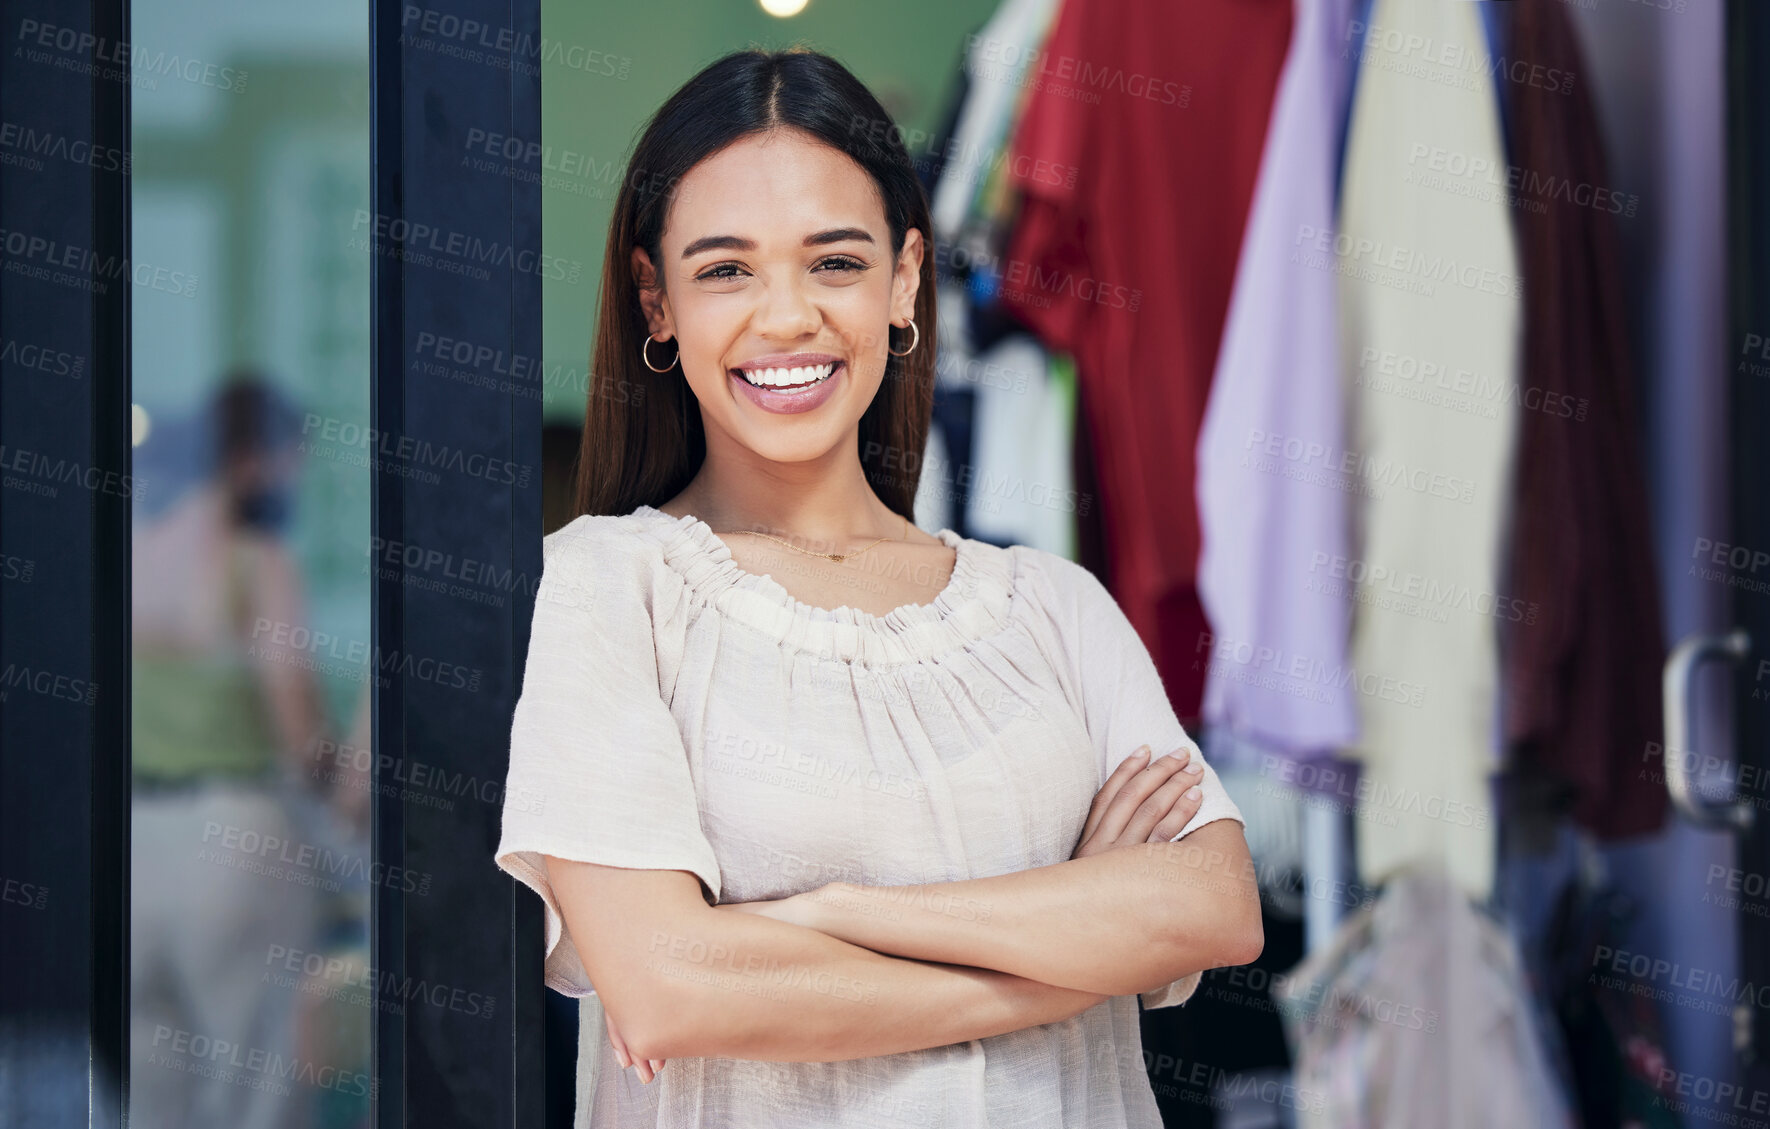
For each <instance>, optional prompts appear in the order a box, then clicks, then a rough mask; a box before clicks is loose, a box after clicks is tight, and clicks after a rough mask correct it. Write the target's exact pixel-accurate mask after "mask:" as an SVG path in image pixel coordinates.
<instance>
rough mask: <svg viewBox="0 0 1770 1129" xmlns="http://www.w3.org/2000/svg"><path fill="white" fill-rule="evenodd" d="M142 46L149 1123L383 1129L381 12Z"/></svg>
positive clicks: (314, 15) (193, 15)
mask: <svg viewBox="0 0 1770 1129" xmlns="http://www.w3.org/2000/svg"><path fill="white" fill-rule="evenodd" d="M132 19H133V27H132V29H131V36H130V38H131V43H130V45H129V48H130V49H129V52H128V55H127V56H126V57H127V58H128V59H129V61H130V63H131V65H132V67H133V75H132V91H133V133H134V155H133V175H134V185H133V199H132V204H133V214H134V230H133V236H132V238H133V247H132V254H131V260H132V269H133V272H134V277H135V280H136V281H137V283H138V284H139V285H137V287H136V289H135V291H134V301H135V307H134V341H133V346H132V348H133V362H134V387H135V401H136V404H135V437H134V438H135V444H136V447H135V466H134V472H135V474H136V476H137V481H139V482H141V483H142V484H143V485H142V489H141V490H140V491H139V492H138V498H137V501H136V502H135V512H134V523H135V525H134V547H133V556H134V573H135V580H134V593H133V613H132V620H133V628H134V655H133V666H134V674H133V679H134V686H133V756H134V761H133V775H134V783H135V789H134V797H133V816H134V818H133V831H132V837H133V843H132V846H133V864H132V875H131V881H132V884H133V897H132V908H131V915H132V920H131V945H132V954H131V972H130V974H131V996H132V998H131V1032H130V1037H131V1056H130V1059H131V1061H130V1119H131V1124H132V1125H133V1126H136V1127H138V1129H139V1127H154V1129H157V1127H160V1126H166V1127H168V1129H172V1127H176V1129H272V1127H275V1129H283V1127H301V1129H308V1127H320V1126H324V1127H344V1126H361V1125H366V1124H367V1122H368V1114H369V1100H370V1096H371V1093H372V1092H373V1091H374V1089H375V1087H374V1083H373V1081H372V1079H371V1077H370V1059H369V1048H370V1036H371V1032H372V1029H373V1024H372V1020H373V1014H374V1013H373V1010H372V1009H373V1006H374V1005H373V1002H372V997H373V989H374V973H373V972H372V970H371V969H370V967H369V959H368V954H369V948H368V922H367V914H368V904H369V882H370V881H371V878H372V876H373V874H374V869H373V867H372V866H371V865H370V862H371V860H370V856H369V841H368V834H367V831H368V806H369V805H368V777H367V774H366V770H367V768H368V753H367V751H366V750H367V746H368V740H367V734H368V716H369V689H370V687H371V684H372V676H373V672H374V670H375V667H374V664H373V663H371V662H370V661H369V660H370V654H371V646H370V629H369V628H370V617H369V589H370V580H371V576H370V572H369V561H370V559H371V557H370V554H369V539H370V530H369V498H370V469H369V467H370V462H371V460H370V458H369V455H370V451H371V446H370V437H369V431H368V424H369V328H370V327H369V316H370V292H369V258H368V252H367V250H366V244H365V242H364V232H365V231H366V230H367V221H368V217H369V215H370V201H369V186H370V167H369V155H370V150H369V49H368V46H369V45H368V30H369V19H368V12H367V9H366V6H365V5H364V4H363V3H362V0H341V2H319V3H310V4H300V5H292V6H277V5H261V4H237V3H232V2H229V0H139V2H137V3H135V4H134V5H132Z"/></svg>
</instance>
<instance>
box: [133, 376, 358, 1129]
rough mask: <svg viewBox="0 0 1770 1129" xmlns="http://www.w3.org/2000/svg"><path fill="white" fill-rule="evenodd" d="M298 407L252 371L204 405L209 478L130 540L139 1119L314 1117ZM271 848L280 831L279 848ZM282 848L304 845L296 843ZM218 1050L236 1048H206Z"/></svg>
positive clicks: (316, 717) (310, 707)
mask: <svg viewBox="0 0 1770 1129" xmlns="http://www.w3.org/2000/svg"><path fill="white" fill-rule="evenodd" d="M300 418H301V417H300V413H299V411H298V410H297V408H296V407H295V406H294V405H293V404H292V403H291V402H290V401H289V400H288V399H287V398H286V397H285V396H284V395H282V394H281V393H280V392H278V391H277V390H276V389H275V388H274V387H272V385H271V384H269V383H268V382H267V381H265V380H264V379H262V378H261V377H259V376H258V375H256V374H253V373H236V374H234V375H233V376H231V377H230V378H229V379H227V380H226V381H225V382H224V383H223V384H222V386H221V387H220V388H219V389H218V390H217V391H216V393H215V394H214V396H213V398H212V399H211V400H210V402H209V405H208V420H207V422H208V425H209V434H210V435H211V436H212V438H213V447H212V449H211V462H210V464H209V467H208V473H207V474H206V475H205V476H204V477H203V478H202V479H200V480H199V481H198V482H197V483H195V484H194V485H192V486H191V487H190V488H189V489H187V490H186V491H185V492H184V494H183V495H182V496H181V497H179V498H178V499H177V500H176V501H175V502H173V503H172V504H171V505H170V506H169V507H168V508H167V509H166V510H164V511H162V512H161V513H159V514H157V515H154V516H153V517H152V518H150V519H148V520H145V521H140V520H138V522H137V525H136V528H135V533H134V541H133V560H134V581H133V588H134V603H133V608H134V612H133V632H134V641H133V648H134V661H133V698H134V718H133V726H132V727H133V738H134V739H133V778H134V801H133V810H134V825H133V830H132V833H133V844H134V851H133V866H132V878H131V881H132V883H133V888H132V901H133V929H132V938H131V946H132V947H131V992H132V996H133V1000H132V1030H131V1046H130V1055H131V1083H130V1085H131V1100H130V1112H131V1123H132V1124H134V1125H136V1126H150V1127H157V1126H162V1125H163V1126H168V1127H176V1129H210V1127H214V1129H260V1127H272V1126H283V1125H291V1124H296V1123H298V1121H299V1120H301V1119H300V1109H301V1097H300V1095H301V1094H302V1092H303V1090H304V1088H303V1087H300V1086H291V1085H289V1084H287V1083H285V1082H283V1080H281V1079H278V1078H276V1077H274V1074H273V1073H270V1072H269V1071H271V1070H273V1069H274V1068H272V1067H269V1066H266V1067H264V1068H263V1069H258V1068H255V1067H254V1065H253V1064H255V1063H275V1062H276V1056H279V1055H280V1056H282V1058H283V1059H284V1060H288V1059H290V1058H291V1057H293V1056H294V1055H295V1054H296V1053H297V1050H298V1046H297V1039H296V1028H295V1021H294V1017H293V1007H294V1005H293V1000H292V997H293V993H292V992H289V991H286V990H284V989H282V988H279V987H276V986H273V985H272V984H269V983H266V982H265V976H266V973H267V971H274V968H273V965H272V964H271V962H270V960H269V954H270V953H272V952H273V951H275V947H277V946H283V947H285V948H287V949H290V950H297V949H303V948H306V947H307V941H308V939H309V938H310V936H311V935H312V934H313V932H314V928H315V919H316V914H317V910H318V905H319V891H318V890H317V889H316V887H315V885H314V884H312V883H310V882H308V881H306V879H308V878H309V877H311V876H310V875H309V874H307V873H303V872H302V868H301V867H299V866H283V865H281V862H282V861H283V860H285V858H286V857H287V856H289V855H290V852H291V851H293V852H295V853H296V856H297V857H299V852H300V850H301V849H302V846H303V845H304V844H310V843H312V840H313V839H314V836H313V835H312V834H309V833H306V832H304V829H303V822H304V821H303V820H302V818H301V817H300V815H299V814H298V812H297V811H296V810H295V809H296V807H297V806H298V801H297V799H296V797H298V796H299V794H300V793H301V792H303V791H304V790H307V785H306V784H303V783H301V782H302V781H311V780H312V779H313V777H312V774H311V773H309V772H308V771H307V768H308V761H309V760H310V756H309V753H310V750H312V749H314V748H315V747H316V742H317V741H318V740H319V738H320V736H321V733H322V729H323V727H324V724H325V712H324V708H323V705H322V701H321V695H320V691H319V686H318V682H317V679H316V678H315V675H314V672H313V670H312V669H311V666H310V660H311V658H312V657H313V656H311V655H309V654H307V653H306V652H304V651H303V650H302V649H301V648H299V647H298V646H296V645H295V644H298V643H299V642H300V641H301V638H302V633H301V629H302V625H303V624H304V622H305V619H304V609H303V595H302V583H301V576H300V572H299V569H298V566H297V564H296V561H295V558H294V556H293V554H292V553H291V552H290V551H289V549H288V547H287V546H286V545H285V543H284V529H285V526H286V523H287V521H288V519H289V516H290V513H291V510H292V495H293V492H294V481H295V471H296V467H297V464H298V460H299V457H300V455H299V451H298V438H299V424H300ZM272 844H277V845H276V846H275V847H274V848H273V847H272ZM282 844H290V845H291V846H289V847H284V846H282ZM221 1043H227V1044H231V1045H232V1046H233V1047H237V1048H239V1049H238V1051H237V1053H235V1052H232V1051H230V1052H229V1053H228V1054H226V1055H218V1054H210V1053H208V1052H209V1051H210V1050H212V1049H213V1048H215V1047H218V1046H219V1045H220V1044H221Z"/></svg>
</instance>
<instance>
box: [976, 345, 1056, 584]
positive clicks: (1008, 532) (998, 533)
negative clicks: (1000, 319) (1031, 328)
mask: <svg viewBox="0 0 1770 1129" xmlns="http://www.w3.org/2000/svg"><path fill="white" fill-rule="evenodd" d="M970 375H971V377H972V379H973V380H974V382H975V383H974V384H973V387H974V388H975V389H976V395H977V401H976V406H975V413H976V414H975V416H974V418H973V422H972V429H971V458H972V464H973V466H972V471H973V474H972V477H971V490H970V497H969V501H968V505H967V507H966V511H965V526H966V529H967V533H966V536H968V537H976V538H978V539H980V540H984V541H990V542H992V543H994V544H997V545H1031V546H1033V547H1034V548H1037V549H1043V550H1045V551H1046V552H1048V553H1056V554H1057V555H1058V556H1060V557H1064V558H1066V559H1068V560H1074V559H1075V513H1076V507H1077V504H1078V503H1077V499H1076V491H1075V480H1074V475H1073V473H1072V471H1071V462H1070V445H1071V442H1072V440H1073V435H1074V428H1075V395H1074V393H1075V388H1074V384H1073V382H1071V383H1065V382H1064V380H1063V377H1062V376H1061V375H1059V374H1057V373H1054V372H1053V371H1052V365H1051V359H1050V357H1049V356H1048V355H1047V354H1046V352H1045V350H1044V349H1043V348H1041V347H1040V345H1039V343H1038V342H1037V341H1036V340H1034V339H1033V337H1032V336H1031V335H1029V334H1025V333H1018V334H1015V335H1014V336H1012V337H1009V338H1006V339H1004V340H1003V341H1001V342H1000V343H999V344H997V345H996V347H995V348H993V349H991V350H989V351H988V352H986V353H983V354H982V355H980V356H978V357H977V358H976V360H974V361H973V362H972V364H971V369H970Z"/></svg>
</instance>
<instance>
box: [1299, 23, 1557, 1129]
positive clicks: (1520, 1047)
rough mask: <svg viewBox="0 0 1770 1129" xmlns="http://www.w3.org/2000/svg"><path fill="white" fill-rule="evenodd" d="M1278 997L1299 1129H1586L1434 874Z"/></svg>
mask: <svg viewBox="0 0 1770 1129" xmlns="http://www.w3.org/2000/svg"><path fill="white" fill-rule="evenodd" d="M1409 2H1411V0H1409ZM1273 997H1274V1003H1275V1004H1277V1006H1278V1008H1279V1011H1280V1014H1281V1015H1282V1016H1283V1018H1284V1022H1285V1034H1286V1036H1287V1038H1288V1040H1289V1042H1290V1045H1291V1057H1292V1060H1293V1061H1294V1062H1295V1063H1296V1069H1295V1084H1296V1103H1295V1106H1296V1110H1297V1125H1298V1126H1299V1127H1300V1129H1417V1127H1419V1126H1427V1125H1429V1126H1432V1127H1433V1129H1571V1127H1572V1126H1574V1125H1576V1124H1577V1123H1578V1122H1577V1120H1576V1119H1575V1118H1574V1117H1573V1116H1572V1113H1571V1111H1570V1110H1568V1108H1567V1106H1566V1103H1565V1102H1564V1100H1563V1098H1562V1095H1561V1091H1560V1088H1559V1087H1558V1086H1557V1085H1556V1083H1555V1079H1554V1075H1553V1073H1552V1072H1551V1070H1550V1067H1549V1061H1548V1058H1547V1053H1546V1051H1545V1049H1544V1046H1543V1041H1542V1039H1541V1037H1540V1036H1539V1034H1538V1032H1537V1029H1536V1026H1535V1016H1534V1014H1533V1012H1532V1008H1531V1002H1530V997H1529V995H1528V992H1527V985H1526V973H1525V968H1524V963H1523V961H1522V960H1520V959H1519V956H1518V950H1517V947H1516V946H1515V945H1514V944H1513V942H1512V938H1511V937H1510V936H1509V935H1508V934H1507V933H1506V931H1505V930H1504V929H1502V928H1501V927H1500V926H1499V925H1498V924H1496V923H1495V922H1494V921H1492V920H1491V919H1489V918H1488V917H1486V916H1484V915H1483V914H1482V913H1480V912H1479V911H1477V910H1476V909H1475V908H1474V907H1473V906H1471V905H1470V904H1469V901H1468V899H1467V898H1465V897H1463V896H1462V894H1461V893H1460V892H1459V891H1458V890H1457V888H1456V883H1455V882H1453V881H1452V879H1451V878H1450V877H1449V876H1448V875H1446V874H1445V873H1444V872H1443V871H1442V870H1440V869H1438V868H1437V867H1435V866H1434V867H1427V868H1425V869H1422V870H1408V871H1403V872H1401V873H1399V874H1397V875H1396V876H1395V877H1394V879H1393V880H1392V881H1391V882H1390V884H1389V885H1388V886H1386V887H1385V888H1384V890H1383V895H1382V897H1380V898H1378V899H1377V901H1376V902H1375V903H1374V904H1372V905H1370V906H1367V907H1365V908H1364V909H1362V910H1360V911H1359V912H1358V913H1357V914H1356V915H1354V916H1353V917H1352V919H1351V920H1349V921H1348V922H1347V923H1346V925H1345V927H1344V928H1343V929H1342V930H1341V931H1340V933H1339V935H1338V936H1337V937H1336V938H1335V939H1334V942H1333V944H1332V945H1331V946H1330V947H1329V948H1327V949H1326V950H1324V951H1322V952H1320V953H1317V954H1315V955H1314V956H1311V957H1310V958H1309V959H1308V960H1306V961H1304V962H1303V963H1302V964H1300V965H1298V966H1297V967H1296V968H1293V969H1291V971H1290V972H1288V973H1286V974H1285V976H1284V978H1283V980H1282V982H1280V983H1278V984H1277V985H1276V986H1275V988H1274V991H1273Z"/></svg>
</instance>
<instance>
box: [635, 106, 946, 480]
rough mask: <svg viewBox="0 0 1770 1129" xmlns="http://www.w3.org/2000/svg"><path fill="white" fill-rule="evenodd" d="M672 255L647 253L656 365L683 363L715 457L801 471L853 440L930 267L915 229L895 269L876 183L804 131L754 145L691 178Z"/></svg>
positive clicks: (671, 235)
mask: <svg viewBox="0 0 1770 1129" xmlns="http://www.w3.org/2000/svg"><path fill="white" fill-rule="evenodd" d="M659 250H660V254H661V256H662V262H660V263H656V264H654V263H652V262H651V260H650V257H649V256H648V255H647V254H646V253H645V251H644V250H643V249H640V248H636V249H635V250H634V252H633V269H634V271H635V274H636V276H637V277H638V278H639V280H640V285H641V287H642V288H643V289H642V290H641V291H640V295H641V297H640V301H641V304H642V305H643V306H644V308H645V312H646V318H647V323H648V325H649V326H650V329H651V333H652V337H653V338H654V340H653V342H652V343H651V345H650V346H649V348H650V350H651V357H652V362H653V363H654V364H656V363H661V362H663V361H665V360H667V359H668V358H669V356H670V354H671V352H672V350H675V349H678V348H679V349H680V358H681V365H682V372H683V374H684V376H685V377H686V378H687V380H688V383H689V386H690V387H691V388H692V389H693V390H694V394H695V397H696V398H697V399H698V400H699V401H700V405H701V413H702V418H703V420H704V421H705V423H706V430H707V443H708V448H709V452H710V453H711V452H713V451H715V450H717V449H718V447H720V446H723V445H724V444H725V442H726V441H727V440H729V441H730V442H734V443H736V444H737V445H738V446H740V447H742V448H746V449H748V450H749V451H752V452H754V453H755V454H757V455H759V456H761V457H762V458H764V459H767V460H770V461H773V462H782V463H790V462H801V461H805V460H810V459H815V458H819V457H821V456H823V455H826V454H828V453H829V452H830V451H832V450H833V449H835V448H836V446H837V444H838V443H840V442H842V441H843V440H844V439H847V438H850V437H852V435H853V434H854V432H855V429H856V427H857V426H858V424H859V421H860V417H861V415H862V413H863V412H865V411H866V409H867V407H868V405H870V404H871V403H872V401H873V396H874V394H875V393H877V392H878V390H879V383H880V381H881V380H882V379H883V378H884V375H885V361H886V349H887V346H888V344H889V340H890V339H889V336H888V333H887V327H888V326H889V325H897V326H906V325H908V324H909V320H910V318H911V317H912V316H913V315H914V314H915V305H916V288H917V281H918V278H919V274H918V271H919V269H920V265H921V260H922V236H921V232H919V231H917V230H915V229H911V230H910V231H909V232H908V233H907V234H906V235H905V238H904V246H903V250H902V252H901V253H900V254H899V255H897V256H893V255H892V253H891V232H890V229H889V228H888V227H887V226H886V222H885V208H884V204H883V202H882V201H881V199H880V196H879V191H878V188H877V186H876V185H875V184H874V183H873V179H872V177H871V176H869V175H868V174H867V172H866V170H864V169H862V168H861V167H860V166H859V165H858V164H856V163H855V162H854V161H853V160H851V159H850V158H849V157H848V156H847V155H846V154H844V153H842V152H841V151H839V150H837V149H834V148H832V147H830V146H828V145H825V144H823V143H822V142H820V141H817V140H815V139H814V138H812V137H810V136H809V135H807V134H805V133H803V132H800V131H797V130H776V131H774V132H772V133H767V134H759V135H756V136H752V137H748V138H745V139H744V140H742V141H738V142H735V143H733V144H731V145H729V146H727V147H726V148H725V149H722V150H720V151H719V152H718V153H715V154H714V155H713V156H711V157H709V158H707V159H706V160H704V161H702V162H701V163H700V164H698V165H696V166H695V167H694V168H692V169H690V170H689V172H688V174H687V175H686V176H684V177H683V178H682V181H681V183H680V184H679V185H678V186H677V193H676V199H675V202H674V203H673V204H672V205H671V207H670V210H669V212H668V214H667V216H666V219H665V223H664V233H663V239H662V246H661V247H660V249H659ZM654 279H655V280H656V281H657V282H660V283H661V284H662V286H661V287H659V288H653V287H651V285H650V284H651V282H652V281H653V280H654ZM671 338H674V339H675V344H669V343H667V342H669V340H670V339H671ZM922 347H924V348H925V347H926V346H925V345H924V346H922Z"/></svg>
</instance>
